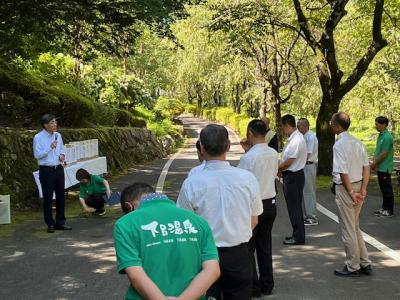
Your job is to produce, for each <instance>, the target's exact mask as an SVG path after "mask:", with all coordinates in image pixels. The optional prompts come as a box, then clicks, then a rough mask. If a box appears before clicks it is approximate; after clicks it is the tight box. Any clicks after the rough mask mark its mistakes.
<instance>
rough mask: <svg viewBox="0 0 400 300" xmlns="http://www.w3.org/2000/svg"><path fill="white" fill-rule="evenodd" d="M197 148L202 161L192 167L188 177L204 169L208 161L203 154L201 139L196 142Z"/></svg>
mask: <svg viewBox="0 0 400 300" xmlns="http://www.w3.org/2000/svg"><path fill="white" fill-rule="evenodd" d="M196 150H197V157H198V159H199V161H200V162H201V164H200V165H198V166H196V167H194V168H192V169H191V170H190V171H189V174H188V177H190V176H192V175H194V174H197V173H199V172H201V171H203V170H204V166H205V165H206V161H205V160H204V158H203V155H202V154H201V149H200V140H197V142H196Z"/></svg>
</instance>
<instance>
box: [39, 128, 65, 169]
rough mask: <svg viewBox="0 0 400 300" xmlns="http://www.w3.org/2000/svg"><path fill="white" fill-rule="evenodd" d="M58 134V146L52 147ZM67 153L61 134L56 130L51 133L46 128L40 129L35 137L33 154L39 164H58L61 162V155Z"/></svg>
mask: <svg viewBox="0 0 400 300" xmlns="http://www.w3.org/2000/svg"><path fill="white" fill-rule="evenodd" d="M56 135H57V147H56V148H55V149H51V144H52V143H53V142H54V141H55V139H56ZM61 154H64V155H65V152H64V144H63V140H62V137H61V134H59V133H58V132H55V133H53V134H50V133H49V132H47V131H46V130H44V129H43V130H42V131H40V132H39V133H38V134H36V135H35V137H34V138H33V155H34V157H35V158H36V159H37V161H38V164H39V166H57V165H59V164H60V160H59V157H60V155H61Z"/></svg>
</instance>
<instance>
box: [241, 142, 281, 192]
mask: <svg viewBox="0 0 400 300" xmlns="http://www.w3.org/2000/svg"><path fill="white" fill-rule="evenodd" d="M238 168H241V169H245V170H248V171H250V172H251V173H253V174H254V175H255V176H256V178H257V180H258V183H259V184H260V191H261V199H270V198H273V197H275V196H276V191H275V178H276V174H277V173H278V152H276V151H275V149H272V148H271V147H268V145H267V144H266V143H263V144H256V145H254V146H253V147H251V148H250V150H249V151H248V152H247V153H245V154H243V156H242V157H241V158H240V162H239V165H238Z"/></svg>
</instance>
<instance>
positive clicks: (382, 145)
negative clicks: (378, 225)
mask: <svg viewBox="0 0 400 300" xmlns="http://www.w3.org/2000/svg"><path fill="white" fill-rule="evenodd" d="M388 125H389V120H388V118H386V117H382V116H380V117H377V118H376V119H375V128H376V130H377V131H378V132H379V135H378V139H377V141H376V149H375V156H374V161H373V163H372V164H371V169H373V170H376V171H377V174H378V181H379V187H380V189H381V192H382V197H383V203H382V208H381V209H379V210H377V211H375V215H377V216H380V217H392V216H393V206H394V196H393V187H392V177H391V174H392V171H393V153H394V150H393V136H392V135H391V134H390V132H389V131H388V130H387V127H388Z"/></svg>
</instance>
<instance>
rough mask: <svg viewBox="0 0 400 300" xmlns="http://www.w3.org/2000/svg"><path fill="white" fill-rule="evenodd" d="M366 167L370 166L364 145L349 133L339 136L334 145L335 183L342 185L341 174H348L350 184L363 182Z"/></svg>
mask: <svg viewBox="0 0 400 300" xmlns="http://www.w3.org/2000/svg"><path fill="white" fill-rule="evenodd" d="M366 166H369V161H368V154H367V150H366V149H365V146H364V144H363V143H361V142H360V141H359V140H357V139H356V138H355V137H353V136H352V135H350V134H349V133H348V132H347V131H344V132H342V133H341V134H339V136H338V140H337V141H336V143H335V145H333V170H332V175H333V181H334V182H335V183H337V184H342V180H341V179H340V174H348V175H349V178H350V182H357V181H361V180H362V178H363V177H362V174H363V167H366Z"/></svg>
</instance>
